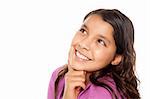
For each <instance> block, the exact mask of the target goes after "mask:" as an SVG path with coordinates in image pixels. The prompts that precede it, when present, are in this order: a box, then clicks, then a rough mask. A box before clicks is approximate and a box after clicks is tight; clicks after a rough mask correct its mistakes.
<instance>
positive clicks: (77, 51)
mask: <svg viewBox="0 0 150 99" xmlns="http://www.w3.org/2000/svg"><path fill="white" fill-rule="evenodd" d="M74 51H75V52H74V53H75V57H76V58H77V59H78V60H80V61H91V58H89V57H88V56H87V55H85V54H83V53H82V52H80V51H79V50H77V49H75V50H74ZM77 53H78V54H80V55H82V56H84V57H86V58H87V59H83V58H80V57H79V56H78V55H77Z"/></svg>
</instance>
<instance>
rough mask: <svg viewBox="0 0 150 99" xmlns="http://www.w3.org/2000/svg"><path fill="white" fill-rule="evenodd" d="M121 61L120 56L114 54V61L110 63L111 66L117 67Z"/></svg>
mask: <svg viewBox="0 0 150 99" xmlns="http://www.w3.org/2000/svg"><path fill="white" fill-rule="evenodd" d="M121 60H122V55H119V54H116V55H115V57H114V59H113V60H112V61H111V64H112V65H118V64H119V63H120V62H121Z"/></svg>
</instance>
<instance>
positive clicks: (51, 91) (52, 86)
mask: <svg viewBox="0 0 150 99" xmlns="http://www.w3.org/2000/svg"><path fill="white" fill-rule="evenodd" d="M63 67H64V66H62V67H59V68H57V69H55V70H54V71H53V73H52V75H51V78H50V82H49V87H48V99H51V98H52V97H53V98H54V93H55V92H54V91H55V81H56V79H57V77H58V73H59V72H60V71H61V70H62V69H63Z"/></svg>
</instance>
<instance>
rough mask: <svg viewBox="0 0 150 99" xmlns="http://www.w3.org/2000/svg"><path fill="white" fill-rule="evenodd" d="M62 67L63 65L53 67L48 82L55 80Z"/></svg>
mask: <svg viewBox="0 0 150 99" xmlns="http://www.w3.org/2000/svg"><path fill="white" fill-rule="evenodd" d="M63 68H64V66H61V67H58V68H57V69H55V70H54V71H53V73H52V74H51V79H50V83H54V82H55V80H56V79H57V77H58V73H59V72H60V71H61V70H62V69H63Z"/></svg>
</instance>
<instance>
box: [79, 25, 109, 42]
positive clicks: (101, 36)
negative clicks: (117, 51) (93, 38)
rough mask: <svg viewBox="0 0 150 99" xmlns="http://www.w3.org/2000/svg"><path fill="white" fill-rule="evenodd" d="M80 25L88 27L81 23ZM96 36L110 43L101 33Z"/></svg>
mask: <svg viewBox="0 0 150 99" xmlns="http://www.w3.org/2000/svg"><path fill="white" fill-rule="evenodd" d="M81 27H84V28H86V29H88V27H87V26H86V25H85V24H83V25H82V26H81ZM98 37H100V38H102V39H104V40H106V41H107V42H108V43H111V42H110V41H109V40H108V39H107V38H106V37H105V36H103V35H101V34H99V35H98Z"/></svg>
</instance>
